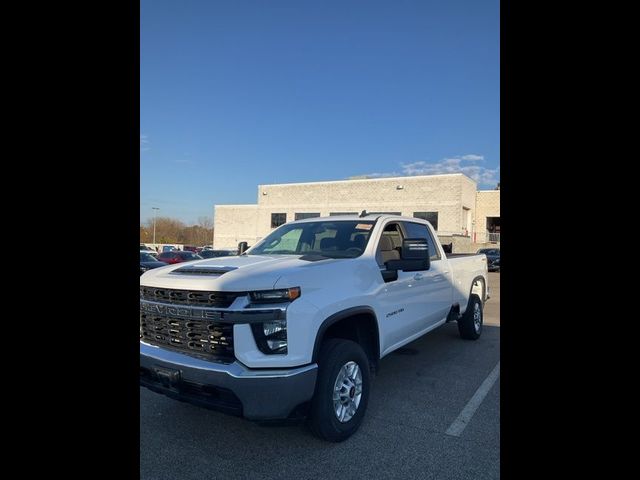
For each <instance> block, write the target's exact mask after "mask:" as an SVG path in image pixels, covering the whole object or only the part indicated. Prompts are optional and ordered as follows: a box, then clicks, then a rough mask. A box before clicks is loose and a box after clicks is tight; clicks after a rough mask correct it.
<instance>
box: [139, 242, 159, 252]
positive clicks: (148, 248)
mask: <svg viewBox="0 0 640 480" xmlns="http://www.w3.org/2000/svg"><path fill="white" fill-rule="evenodd" d="M140 251H141V252H155V250H154V249H153V248H151V247H147V246H146V245H145V244H144V243H141V244H140Z"/></svg>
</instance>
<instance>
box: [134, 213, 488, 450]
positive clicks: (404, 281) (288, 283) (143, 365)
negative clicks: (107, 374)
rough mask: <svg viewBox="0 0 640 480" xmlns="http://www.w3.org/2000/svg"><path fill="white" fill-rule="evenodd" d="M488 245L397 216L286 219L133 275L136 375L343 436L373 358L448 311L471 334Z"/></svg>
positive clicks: (446, 318)
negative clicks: (136, 286)
mask: <svg viewBox="0 0 640 480" xmlns="http://www.w3.org/2000/svg"><path fill="white" fill-rule="evenodd" d="M488 291H489V288H488V283H487V259H486V256H485V255H477V254H471V255H462V254H448V255H447V254H445V252H444V251H443V249H442V246H441V245H440V242H439V241H438V238H437V236H436V234H435V232H434V230H433V228H432V226H431V224H430V223H428V222H427V221H424V220H420V219H417V218H406V217H400V216H394V215H371V214H370V215H367V214H366V212H363V213H362V214H360V215H359V216H358V215H351V216H335V217H324V218H309V219H305V220H300V221H295V222H290V223H286V224H284V225H282V226H280V227H279V228H277V229H276V230H274V231H273V232H271V233H270V234H269V235H268V236H266V237H265V238H263V239H262V240H261V241H260V242H258V243H257V244H256V245H254V246H253V247H252V248H250V249H249V250H247V251H246V252H243V253H242V254H241V255H237V256H231V257H221V258H211V259H207V260H199V261H194V262H188V263H182V264H178V265H171V266H167V267H161V268H157V269H153V270H149V271H147V272H146V273H144V274H143V275H142V276H141V277H140V384H141V385H142V386H145V387H147V388H149V389H150V390H152V391H154V392H158V393H161V394H164V395H167V396H169V397H171V398H174V399H177V400H181V401H187V402H190V403H193V404H196V405H200V406H203V407H208V408H212V409H217V410H221V411H224V412H227V413H231V414H235V415H239V416H243V417H245V418H247V419H249V420H254V421H259V422H268V421H272V420H284V419H298V418H306V420H307V423H308V425H309V427H310V429H311V431H312V432H313V433H314V434H316V435H317V436H319V437H320V438H323V439H325V440H328V441H334V442H337V441H342V440H344V439H346V438H348V437H349V436H350V435H352V434H353V433H354V432H355V431H356V430H357V429H358V427H359V425H360V423H361V422H362V418H363V416H364V414H365V411H366V408H367V403H368V400H369V393H370V388H371V381H372V377H373V374H374V373H375V372H376V371H377V369H378V367H379V364H380V360H381V359H382V358H384V357H385V356H387V355H389V354H390V353H391V352H393V351H394V350H396V349H398V348H400V347H402V346H403V345H406V344H407V343H409V342H411V341H413V340H415V339H417V338H418V337H420V336H422V335H424V334H426V333H428V332H430V331H431V330H433V329H435V328H437V327H439V326H441V325H443V324H444V323H446V322H452V321H455V322H457V324H458V329H459V332H460V336H461V337H462V338H463V339H469V340H476V339H478V338H479V337H480V334H481V333H482V323H483V305H484V302H485V301H486V299H487V298H488Z"/></svg>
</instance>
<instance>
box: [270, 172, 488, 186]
mask: <svg viewBox="0 0 640 480" xmlns="http://www.w3.org/2000/svg"><path fill="white" fill-rule="evenodd" d="M458 175H460V176H462V177H464V178H466V179H468V180H471V181H472V182H473V183H476V184H477V182H476V181H475V180H474V179H472V178H471V177H469V176H467V175H465V174H464V173H439V174H436V175H402V176H398V177H378V178H351V179H345V180H320V181H317V182H292V183H264V184H258V187H280V186H290V185H317V184H320V183H347V182H360V181H367V182H373V181H382V180H405V181H406V180H408V179H412V178H434V177H453V176H458Z"/></svg>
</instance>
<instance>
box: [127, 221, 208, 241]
mask: <svg viewBox="0 0 640 480" xmlns="http://www.w3.org/2000/svg"><path fill="white" fill-rule="evenodd" d="M212 239H213V222H212V221H211V219H210V218H208V217H200V218H199V219H198V225H191V226H188V227H187V226H186V225H185V224H184V223H183V222H181V221H180V220H177V219H175V218H170V217H157V218H156V243H179V244H183V245H195V246H202V245H211V242H212ZM140 242H141V243H151V242H153V218H152V219H149V220H147V222H146V224H145V225H140Z"/></svg>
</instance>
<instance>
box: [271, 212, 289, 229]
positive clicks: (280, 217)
mask: <svg viewBox="0 0 640 480" xmlns="http://www.w3.org/2000/svg"><path fill="white" fill-rule="evenodd" d="M285 223H287V214H286V213H272V214H271V228H276V227H279V226H280V225H284V224H285Z"/></svg>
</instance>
